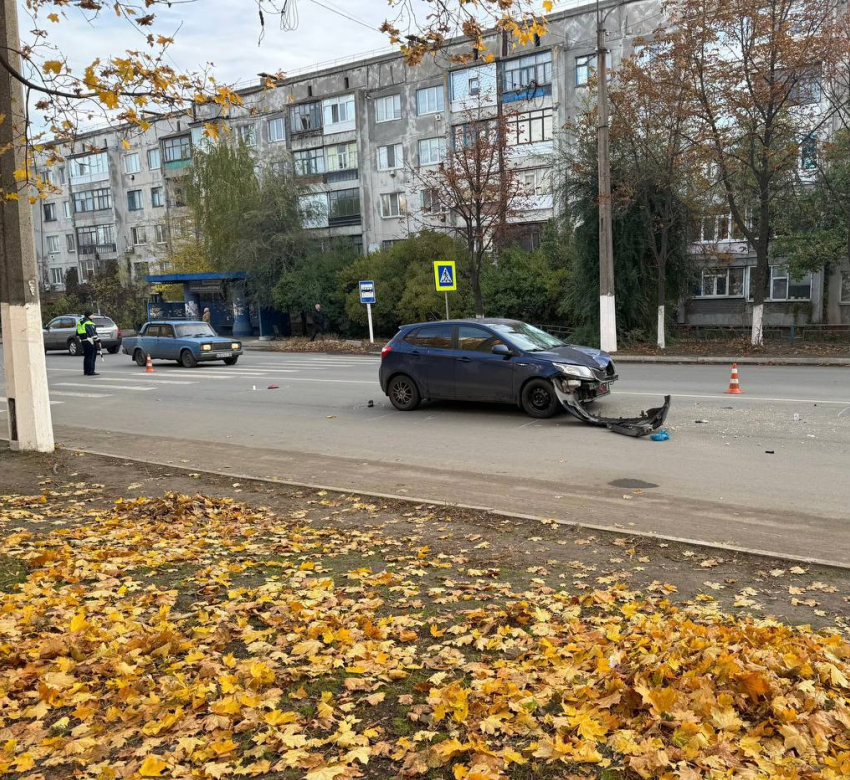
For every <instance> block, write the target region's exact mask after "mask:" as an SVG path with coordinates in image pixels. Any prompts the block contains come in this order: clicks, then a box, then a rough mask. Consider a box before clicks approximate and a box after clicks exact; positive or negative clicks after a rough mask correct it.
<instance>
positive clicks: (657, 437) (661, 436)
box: [649, 428, 670, 441]
mask: <svg viewBox="0 0 850 780" xmlns="http://www.w3.org/2000/svg"><path fill="white" fill-rule="evenodd" d="M649 438H650V439H652V440H653V441H668V440H669V439H670V434H669V433H667V429H666V428H665V429H664V430H663V431H658V433H653V434H652V436H650V437H649Z"/></svg>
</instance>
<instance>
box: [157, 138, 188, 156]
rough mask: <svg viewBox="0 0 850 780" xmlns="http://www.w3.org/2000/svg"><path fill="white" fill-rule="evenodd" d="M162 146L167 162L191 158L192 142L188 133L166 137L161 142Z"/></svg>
mask: <svg viewBox="0 0 850 780" xmlns="http://www.w3.org/2000/svg"><path fill="white" fill-rule="evenodd" d="M162 148H163V150H164V151H165V162H167V163H169V162H181V161H183V160H191V159H192V142H191V141H190V140H189V136H188V135H181V136H180V137H178V138H166V139H165V140H164V141H163V142H162Z"/></svg>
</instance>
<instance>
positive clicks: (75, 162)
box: [70, 152, 109, 184]
mask: <svg viewBox="0 0 850 780" xmlns="http://www.w3.org/2000/svg"><path fill="white" fill-rule="evenodd" d="M70 165H71V183H72V184H73V183H75V182H74V181H73V180H74V179H80V178H85V179H88V180H89V181H96V180H99V178H98V179H94V178H89V177H101V178H102V175H103V174H106V175H107V177H108V175H109V158H108V157H107V156H106V152H94V153H93V154H87V155H86V156H85V157H73V158H71V163H70Z"/></svg>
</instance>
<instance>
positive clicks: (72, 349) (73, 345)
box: [68, 339, 80, 357]
mask: <svg viewBox="0 0 850 780" xmlns="http://www.w3.org/2000/svg"><path fill="white" fill-rule="evenodd" d="M68 354H69V355H71V356H72V357H76V356H77V355H79V354H80V342H79V341H77V340H76V339H68Z"/></svg>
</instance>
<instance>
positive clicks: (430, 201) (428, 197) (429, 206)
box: [419, 187, 449, 215]
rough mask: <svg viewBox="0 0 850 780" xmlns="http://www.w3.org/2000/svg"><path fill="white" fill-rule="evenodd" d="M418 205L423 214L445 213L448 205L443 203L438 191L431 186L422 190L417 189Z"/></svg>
mask: <svg viewBox="0 0 850 780" xmlns="http://www.w3.org/2000/svg"><path fill="white" fill-rule="evenodd" d="M435 200H436V203H437V209H436V210H435V209H434V201H435ZM419 207H420V210H421V211H422V213H423V214H433V215H437V214H446V213H448V210H449V209H448V206H446V204H445V203H443V200H442V198H440V194H439V191H438V190H436V189H434V188H433V187H427V188H426V189H424V190H420V191H419Z"/></svg>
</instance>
